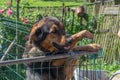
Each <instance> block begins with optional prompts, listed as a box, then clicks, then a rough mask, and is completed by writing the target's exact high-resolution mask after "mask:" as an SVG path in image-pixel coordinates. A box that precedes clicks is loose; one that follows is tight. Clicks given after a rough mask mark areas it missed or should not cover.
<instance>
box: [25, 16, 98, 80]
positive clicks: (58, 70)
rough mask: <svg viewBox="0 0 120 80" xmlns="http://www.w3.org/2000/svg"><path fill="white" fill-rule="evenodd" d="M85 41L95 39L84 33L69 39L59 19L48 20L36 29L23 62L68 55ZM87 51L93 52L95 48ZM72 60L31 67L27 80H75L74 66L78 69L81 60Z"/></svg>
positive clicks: (32, 63) (37, 63) (60, 60)
mask: <svg viewBox="0 0 120 80" xmlns="http://www.w3.org/2000/svg"><path fill="white" fill-rule="evenodd" d="M82 38H90V39H93V34H92V33H90V32H89V31H87V30H83V31H81V32H79V33H77V34H74V35H72V36H68V35H67V33H66V31H65V26H64V24H63V23H62V21H60V20H59V19H57V18H55V17H45V18H43V19H42V20H40V21H38V22H36V23H35V24H34V25H33V26H32V28H31V31H30V35H29V39H28V41H27V43H26V45H25V51H24V53H23V58H31V57H37V56H49V55H57V54H66V53H68V52H69V51H70V50H74V49H76V48H75V46H77V43H78V41H79V40H81V39H82ZM94 46H95V45H94ZM91 47H92V48H91ZM84 48H85V50H86V48H89V49H93V46H86V47H84ZM95 48H96V46H95ZM69 59H70V58H63V59H57V60H50V61H43V62H31V63H27V64H26V66H27V70H26V77H27V79H26V80H71V79H72V77H73V72H74V69H75V66H70V64H72V65H76V64H77V59H74V60H73V61H72V62H71V60H69Z"/></svg>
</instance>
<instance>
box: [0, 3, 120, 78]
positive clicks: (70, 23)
mask: <svg viewBox="0 0 120 80" xmlns="http://www.w3.org/2000/svg"><path fill="white" fill-rule="evenodd" d="M111 4H113V2H108V3H107V2H106V3H105V4H104V5H103V4H101V3H100V4H98V3H96V4H95V5H93V4H90V5H85V6H84V7H85V9H86V13H87V14H89V16H91V15H94V16H92V17H89V21H86V20H85V19H84V18H81V17H78V16H77V15H76V13H75V10H74V8H73V7H65V6H63V7H59V8H50V7H48V8H36V9H35V8H29V9H28V8H24V10H23V12H26V13H31V12H34V10H36V13H37V15H35V16H31V14H29V15H26V14H24V13H21V14H23V15H26V16H28V17H31V19H32V20H34V21H33V22H35V21H36V20H39V19H41V18H42V17H45V16H50V15H51V16H55V17H58V18H59V19H61V20H62V21H63V23H64V24H65V26H66V30H67V32H68V33H69V34H73V33H76V32H78V31H81V30H83V29H88V30H90V31H93V33H95V31H96V32H97V33H96V34H95V38H94V39H95V42H96V43H99V44H101V45H102V47H103V48H104V51H105V53H103V52H100V53H98V55H94V54H93V55H92V54H91V55H89V56H88V55H84V56H80V57H79V58H78V62H79V64H78V65H72V63H71V65H70V66H75V67H76V69H75V71H74V76H73V80H108V77H107V75H106V72H104V71H101V70H102V67H103V64H102V62H103V57H104V56H105V55H106V54H108V55H106V58H104V59H105V60H106V61H107V62H109V59H112V60H113V62H114V60H115V59H114V57H115V58H116V59H117V60H115V61H118V63H119V62H120V60H119V58H118V57H119V56H120V54H119V53H120V50H119V47H120V41H119V38H118V37H117V36H116V33H117V32H118V30H119V29H120V28H119V26H120V22H119V19H120V18H119V16H120V6H117V7H118V13H117V14H115V15H114V16H113V15H111V13H110V15H109V14H107V15H106V14H103V13H104V11H105V8H106V7H107V6H106V5H111ZM98 13H99V14H98ZM32 14H33V13H32ZM96 16H99V17H100V18H98V17H96ZM96 20H97V25H96ZM81 22H83V23H85V24H81ZM86 22H87V23H86ZM93 23H94V24H93ZM31 25H32V24H31ZM31 25H25V24H23V23H21V22H18V21H16V20H12V19H8V18H4V17H2V18H1V26H2V28H1V30H0V32H1V33H0V38H1V39H0V43H1V45H0V58H2V57H3V56H4V55H5V56H6V57H5V58H4V59H6V60H16V59H21V58H22V57H21V56H22V53H23V51H24V44H25V42H26V40H27V39H26V37H27V35H28V34H29V31H30V28H31ZM95 26H97V27H95ZM16 31H17V32H18V34H17V35H16ZM16 36H17V39H16ZM14 40H15V41H14ZM12 42H13V43H14V45H13V46H12V47H10V45H12ZM88 43H89V41H87V40H83V41H82V42H80V43H79V45H85V44H88ZM116 45H117V46H116ZM112 47H114V48H112ZM5 53H6V54H5ZM114 53H115V54H116V55H115V56H114ZM111 54H112V55H111ZM108 56H110V57H108ZM110 61H111V60H110ZM110 63H112V62H110ZM49 64H50V63H48V65H49ZM41 66H42V65H41ZM61 67H64V66H61ZM43 68H44V69H45V68H46V67H42V69H43ZM50 68H51V67H47V69H48V71H49V72H50ZM59 68H60V67H54V69H55V70H56V71H57V70H58V69H59ZM33 69H36V68H35V67H34V66H33ZM38 69H40V70H41V72H42V69H41V68H38ZM28 70H29V69H28ZM33 71H34V70H33ZM58 73H59V72H56V76H57V77H58V76H59V75H58ZM103 74H104V75H103ZM0 75H1V76H0V80H26V67H25V65H24V64H14V65H6V66H1V67H0ZM34 75H35V74H34ZM48 77H49V79H48V80H50V76H49V75H48ZM33 78H35V77H33ZM34 80H35V79H34Z"/></svg>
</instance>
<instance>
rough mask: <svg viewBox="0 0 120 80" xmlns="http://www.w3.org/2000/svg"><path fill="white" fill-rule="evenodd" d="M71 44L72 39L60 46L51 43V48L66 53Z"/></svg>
mask: <svg viewBox="0 0 120 80" xmlns="http://www.w3.org/2000/svg"><path fill="white" fill-rule="evenodd" d="M72 43H73V41H72V39H68V40H67V43H66V44H65V45H60V44H58V43H55V42H53V46H54V47H55V48H57V49H58V50H65V51H68V50H69V49H70V46H71V44H72Z"/></svg>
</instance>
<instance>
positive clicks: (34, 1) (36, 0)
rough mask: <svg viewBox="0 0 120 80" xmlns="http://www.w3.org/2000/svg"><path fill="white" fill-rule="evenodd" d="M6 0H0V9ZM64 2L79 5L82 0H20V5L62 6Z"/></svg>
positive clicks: (67, 4) (14, 4)
mask: <svg viewBox="0 0 120 80" xmlns="http://www.w3.org/2000/svg"><path fill="white" fill-rule="evenodd" d="M15 1H16V0H13V3H12V4H13V6H16V2H15ZM6 2H8V0H0V9H1V8H2V7H4V6H5V5H7V4H6ZM63 3H64V4H65V6H80V5H82V4H83V2H81V1H79V2H73V1H69V2H64V1H40V0H21V2H20V6H21V5H23V4H27V5H28V4H29V6H36V7H38V6H40V7H46V6H47V7H55V6H62V4H63Z"/></svg>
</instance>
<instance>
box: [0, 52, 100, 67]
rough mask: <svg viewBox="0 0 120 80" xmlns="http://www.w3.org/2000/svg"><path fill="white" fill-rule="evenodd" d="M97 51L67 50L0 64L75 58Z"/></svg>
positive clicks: (0, 62)
mask: <svg viewBox="0 0 120 80" xmlns="http://www.w3.org/2000/svg"><path fill="white" fill-rule="evenodd" d="M97 53H98V52H86V51H79V52H78V51H75V52H69V53H67V54H61V55H52V56H40V57H34V58H25V59H17V60H7V61H0V66H7V65H14V64H22V63H30V62H37V61H46V60H52V59H61V58H76V57H79V56H82V55H88V54H97Z"/></svg>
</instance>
